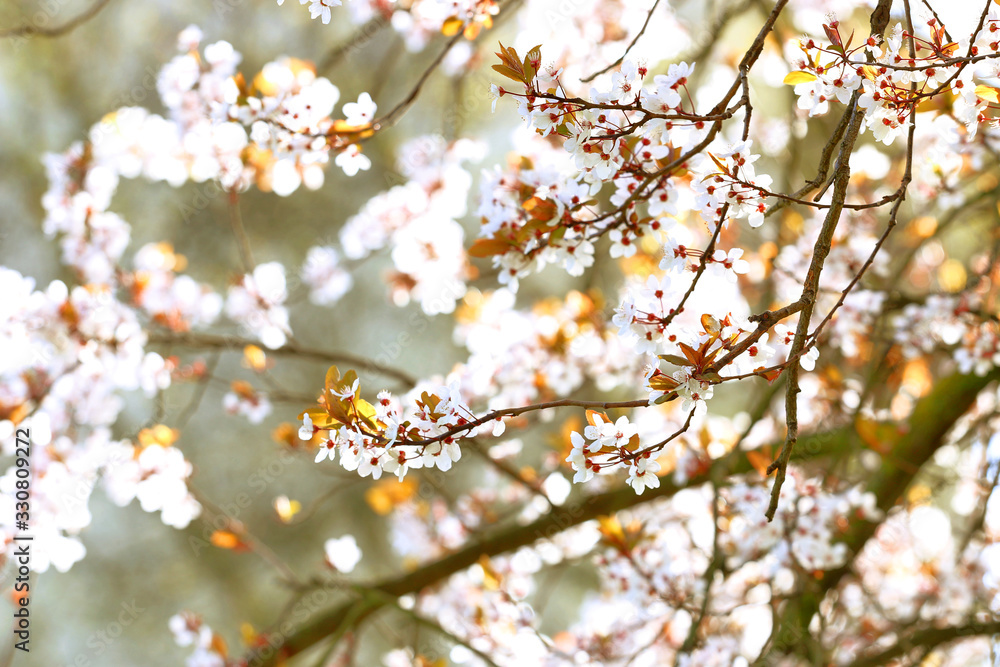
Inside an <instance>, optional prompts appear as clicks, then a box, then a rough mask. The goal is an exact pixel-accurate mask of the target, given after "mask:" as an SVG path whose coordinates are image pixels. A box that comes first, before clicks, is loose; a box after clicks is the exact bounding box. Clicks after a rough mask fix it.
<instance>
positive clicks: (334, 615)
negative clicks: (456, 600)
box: [246, 428, 850, 667]
mask: <svg viewBox="0 0 1000 667" xmlns="http://www.w3.org/2000/svg"><path fill="white" fill-rule="evenodd" d="M849 433H850V429H848V428H841V429H836V430H833V431H828V432H823V433H818V434H811V435H806V436H803V438H802V446H801V447H800V448H799V452H798V453H797V454H796V457H802V458H806V457H808V458H816V457H820V456H825V455H829V454H832V453H836V452H837V451H838V450H839V449H840V447H841V446H843V445H844V444H845V443H846V442H847V441H848V440H847V436H848V435H849ZM752 471H753V468H752V467H751V465H750V463H749V461H748V459H747V458H746V456H745V455H744V453H743V452H742V451H734V452H732V453H731V454H729V455H728V456H726V457H724V458H722V459H718V460H716V461H715V462H714V463H713V464H712V466H711V467H710V468H709V469H708V470H705V471H703V472H701V473H700V474H696V475H694V476H693V477H691V478H690V479H689V480H687V482H685V483H684V484H681V485H676V484H674V483H673V482H672V481H671V477H670V476H665V477H662V478H660V486H659V487H657V488H653V489H647V490H646V492H645V493H643V494H642V495H637V494H636V493H635V491H633V490H632V489H631V488H629V487H624V488H618V489H615V490H614V491H608V492H605V493H600V494H596V495H593V496H590V497H588V498H584V499H582V500H579V501H577V502H575V503H571V504H567V505H564V506H562V507H558V508H555V509H553V510H552V511H551V512H549V513H547V514H545V515H543V516H541V517H539V518H538V519H536V520H535V521H533V522H532V523H529V524H527V525H515V526H511V527H507V528H504V529H501V530H499V531H498V532H496V533H494V534H492V535H488V536H486V537H485V538H484V539H482V540H481V541H478V542H475V543H472V544H469V545H467V546H465V547H463V548H461V549H459V550H458V551H455V552H453V553H451V554H449V555H447V556H444V557H442V558H441V559H439V560H436V561H434V562H431V563H428V564H426V565H424V566H422V567H420V568H418V569H416V570H414V571H413V572H410V573H407V574H404V575H400V576H398V577H394V578H390V579H386V580H383V581H381V582H378V583H375V584H372V585H370V586H367V587H366V588H368V589H371V590H377V591H380V592H381V593H383V594H386V595H390V596H393V597H399V596H402V595H407V594H410V593H417V592H419V591H421V590H423V589H424V588H427V587H428V586H433V585H435V584H438V583H440V582H442V581H444V580H445V579H447V578H448V577H450V576H451V575H453V574H455V573H457V572H460V571H462V570H464V569H465V568H467V567H470V566H472V565H474V564H475V563H476V562H478V561H479V559H480V558H481V557H482V556H483V555H486V556H496V555H499V554H502V553H506V552H509V551H513V550H516V549H518V548H520V547H523V546H527V545H530V544H533V543H535V542H536V541H537V540H540V539H545V538H548V537H551V536H553V535H555V534H558V533H561V532H562V531H564V530H567V529H568V528H571V527H573V526H577V525H579V524H581V523H583V522H585V521H590V520H592V519H595V518H597V517H599V516H604V515H611V514H614V513H616V512H619V511H621V510H624V509H628V508H631V507H637V506H639V505H642V504H645V503H648V502H651V501H653V500H656V499H658V498H665V497H670V496H672V495H673V494H674V493H676V492H677V491H679V490H681V489H684V488H690V487H695V486H700V485H702V484H705V483H706V482H709V481H711V479H713V475H716V476H718V477H717V478H718V479H721V478H724V477H725V476H727V475H734V474H746V473H751V472H752ZM350 609H351V604H350V603H348V604H342V605H339V606H337V607H335V608H333V609H329V610H327V611H325V612H322V613H319V614H318V615H317V616H316V617H314V618H311V619H309V620H308V621H307V622H306V623H305V624H304V625H302V626H300V627H299V628H297V629H295V630H294V631H293V632H291V633H289V634H285V635H279V636H274V637H271V638H269V639H270V640H271V642H272V645H275V643H277V644H279V645H280V646H281V648H279V649H278V650H277V651H276V652H273V653H258V652H251V653H250V654H249V655H248V656H247V657H246V659H247V664H248V665H249V666H250V667H273V666H274V665H276V664H279V662H280V660H282V659H287V658H290V657H292V656H294V655H297V654H299V653H301V652H303V651H305V650H307V649H309V648H310V647H312V646H314V645H316V644H317V643H319V642H321V641H323V640H324V639H325V638H326V637H329V636H331V635H334V634H335V633H336V632H337V631H338V629H339V628H341V627H342V625H343V623H344V622H345V619H346V618H347V614H348V612H349V611H350Z"/></svg>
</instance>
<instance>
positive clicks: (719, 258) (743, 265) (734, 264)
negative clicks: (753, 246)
mask: <svg viewBox="0 0 1000 667" xmlns="http://www.w3.org/2000/svg"><path fill="white" fill-rule="evenodd" d="M741 257H743V249H742V248H733V249H732V250H730V251H729V254H726V251H725V250H716V251H715V254H713V255H712V261H713V262H716V263H717V264H722V267H723V268H724V269H725V271H726V279H727V280H728V281H729V282H731V283H735V282H736V281H737V275H738V274H741V273H747V272H748V271H750V262H748V261H746V260H745V259H740V258H741Z"/></svg>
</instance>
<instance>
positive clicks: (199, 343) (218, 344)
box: [147, 331, 417, 387]
mask: <svg viewBox="0 0 1000 667" xmlns="http://www.w3.org/2000/svg"><path fill="white" fill-rule="evenodd" d="M147 337H148V340H149V342H150V343H151V344H154V345H180V346H183V347H190V348H200V349H210V350H231V351H236V352H240V351H242V349H243V347H245V346H247V345H258V342H257V341H253V340H250V339H247V338H241V337H239V336H229V335H219V334H209V333H193V332H187V333H161V332H155V331H150V332H148V333H147ZM267 353H268V354H274V355H280V356H291V357H301V358H303V359H316V360H318V361H327V362H330V363H334V364H339V363H346V364H350V365H352V366H355V367H357V368H363V369H365V370H367V371H370V372H372V373H378V374H380V375H384V376H386V377H391V378H394V379H396V380H399V381H400V382H402V383H403V384H405V385H407V386H408V387H413V386H415V385H416V384H417V379H416V378H415V377H413V376H412V375H410V374H409V373H407V372H406V371H403V370H399V369H397V368H391V367H388V366H384V365H382V364H380V363H378V362H376V361H372V360H371V359H366V358H364V357H359V356H357V355H354V354H349V353H346V352H327V351H326V350H317V349H314V348H308V347H302V346H300V345H298V344H287V345H284V346H282V347H279V348H276V349H273V350H267Z"/></svg>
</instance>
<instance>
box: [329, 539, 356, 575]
mask: <svg viewBox="0 0 1000 667" xmlns="http://www.w3.org/2000/svg"><path fill="white" fill-rule="evenodd" d="M323 550H324V551H325V552H326V561H327V562H328V563H329V564H330V565H331V566H333V568H334V569H336V570H337V571H339V572H350V571H351V570H353V569H354V566H355V565H357V564H358V562H359V561H360V560H361V549H359V548H358V543H357V541H356V540H355V539H354V536H353V535H344V536H343V537H340V538H331V539H329V540H327V541H326V542H325V543H324V544H323Z"/></svg>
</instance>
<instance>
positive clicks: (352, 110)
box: [344, 93, 378, 126]
mask: <svg viewBox="0 0 1000 667" xmlns="http://www.w3.org/2000/svg"><path fill="white" fill-rule="evenodd" d="M377 109H378V105H376V104H375V102H373V101H372V96H371V95H369V94H368V93H361V95H359V96H358V101H357V102H348V103H347V104H345V105H344V116H346V119H345V121H346V122H347V124H348V125H354V126H359V125H368V124H369V123H371V122H372V120H373V119H374V118H375V111H376V110H377Z"/></svg>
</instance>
